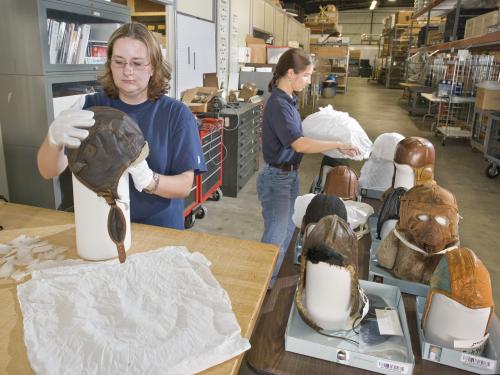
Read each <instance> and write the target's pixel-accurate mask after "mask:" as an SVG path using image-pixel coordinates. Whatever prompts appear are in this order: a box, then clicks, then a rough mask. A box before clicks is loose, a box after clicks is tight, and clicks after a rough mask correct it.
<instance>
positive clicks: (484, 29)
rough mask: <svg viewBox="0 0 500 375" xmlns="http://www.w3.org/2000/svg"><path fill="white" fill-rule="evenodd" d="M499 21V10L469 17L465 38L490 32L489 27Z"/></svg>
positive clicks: (466, 23)
mask: <svg viewBox="0 0 500 375" xmlns="http://www.w3.org/2000/svg"><path fill="white" fill-rule="evenodd" d="M497 23H498V10H495V11H493V12H489V13H485V14H482V15H480V16H477V17H473V18H469V19H468V20H467V21H466V22H465V33H464V38H471V37H474V36H481V35H484V34H487V33H488V27H489V26H492V25H496V24H497Z"/></svg>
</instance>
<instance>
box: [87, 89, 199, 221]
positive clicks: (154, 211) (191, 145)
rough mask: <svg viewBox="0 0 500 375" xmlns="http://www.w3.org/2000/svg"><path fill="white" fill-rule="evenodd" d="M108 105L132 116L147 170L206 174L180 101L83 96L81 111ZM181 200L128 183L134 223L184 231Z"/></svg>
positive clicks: (191, 118) (195, 131) (191, 124)
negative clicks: (140, 136)
mask: <svg viewBox="0 0 500 375" xmlns="http://www.w3.org/2000/svg"><path fill="white" fill-rule="evenodd" d="M92 106H108V107H113V108H116V109H119V110H120V111H123V112H125V113H127V114H128V115H129V116H130V117H132V118H133V119H134V120H135V121H136V122H137V124H138V125H139V127H140V128H141V130H142V133H143V134H144V138H145V139H146V141H147V142H148V145H149V156H148V157H147V159H146V160H147V162H148V165H149V167H150V168H151V169H152V170H153V171H154V172H157V173H159V174H162V175H167V176H168V175H177V174H180V173H183V172H186V171H190V170H193V171H194V173H195V174H199V173H202V172H206V171H207V167H206V165H205V160H204V158H203V151H202V149H201V142H200V136H199V133H198V128H197V126H196V120H195V118H194V116H193V114H192V113H191V111H190V110H189V109H188V108H187V107H186V106H185V105H184V104H183V103H181V102H179V101H177V100H174V99H172V98H170V97H168V96H166V95H162V96H161V97H160V98H159V99H158V100H156V101H154V102H153V101H150V100H147V101H146V102H144V103H142V104H137V105H130V104H126V103H124V102H122V101H121V100H120V99H111V98H109V97H108V96H107V95H106V94H105V93H102V92H101V93H97V94H94V95H87V97H86V100H85V106H84V109H85V108H89V107H92ZM183 211H184V199H167V198H162V197H159V196H157V195H154V194H146V193H143V192H139V191H137V190H136V189H135V187H134V184H133V181H132V180H130V219H131V220H132V221H134V222H138V223H144V224H151V225H158V226H162V227H168V228H175V229H184V215H183Z"/></svg>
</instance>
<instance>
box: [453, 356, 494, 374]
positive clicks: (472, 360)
mask: <svg viewBox="0 0 500 375" xmlns="http://www.w3.org/2000/svg"><path fill="white" fill-rule="evenodd" d="M460 361H462V363H465V364H466V365H468V366H472V367H477V368H482V369H487V370H494V369H495V367H496V365H497V361H495V360H492V359H488V358H483V357H477V356H475V355H470V354H467V353H462V357H461V358H460Z"/></svg>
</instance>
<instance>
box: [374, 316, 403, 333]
mask: <svg viewBox="0 0 500 375" xmlns="http://www.w3.org/2000/svg"><path fill="white" fill-rule="evenodd" d="M375 314H376V315H377V324H378V330H379V332H380V334H381V335H397V336H403V330H402V329H401V324H400V323H399V317H398V313H397V311H396V310H381V309H375Z"/></svg>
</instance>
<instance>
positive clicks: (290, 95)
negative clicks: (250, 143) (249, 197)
mask: <svg viewBox="0 0 500 375" xmlns="http://www.w3.org/2000/svg"><path fill="white" fill-rule="evenodd" d="M313 69H314V66H313V64H312V61H311V58H310V56H309V55H307V54H306V53H304V52H303V51H302V50H301V49H298V48H292V49H289V50H288V51H286V52H285V53H284V54H283V55H282V56H281V57H280V59H279V61H278V64H277V65H276V68H275V71H274V75H273V79H272V80H271V82H270V83H269V91H270V92H271V96H270V97H269V99H268V100H267V103H266V107H265V109H264V121H263V128H262V151H263V153H264V161H265V162H266V166H265V167H264V168H263V169H262V170H261V172H260V173H259V176H258V178H257V192H258V195H259V200H260V203H261V205H262V216H263V217H264V234H263V235H262V240H261V241H262V242H265V243H272V244H275V245H277V246H279V247H280V252H279V257H278V261H277V263H276V267H275V269H274V272H273V277H272V279H271V286H272V285H273V284H274V282H275V281H276V277H277V275H278V272H279V269H280V267H281V264H282V263H283V258H284V256H285V251H286V249H287V247H288V244H289V242H290V239H291V237H292V233H293V229H294V224H293V222H292V213H293V212H292V211H293V205H294V203H295V199H296V198H297V196H298V194H299V177H298V173H297V169H298V167H299V164H300V161H301V160H302V156H303V154H311V153H318V152H323V151H327V150H332V149H338V150H339V151H340V152H342V153H343V154H345V155H348V156H354V155H357V154H358V153H359V151H358V150H357V149H356V148H355V147H354V146H352V145H349V144H344V143H341V142H336V141H325V140H318V139H312V138H308V137H304V135H303V134H302V120H301V118H300V114H299V111H298V110H297V97H296V96H295V92H299V91H302V90H303V89H304V88H305V87H306V86H307V85H308V84H309V83H310V82H311V74H312V72H313Z"/></svg>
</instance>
